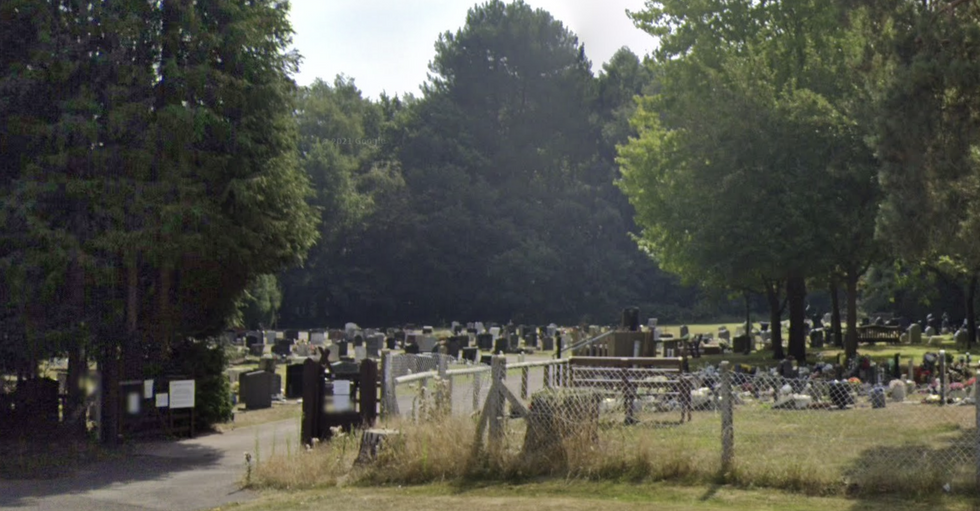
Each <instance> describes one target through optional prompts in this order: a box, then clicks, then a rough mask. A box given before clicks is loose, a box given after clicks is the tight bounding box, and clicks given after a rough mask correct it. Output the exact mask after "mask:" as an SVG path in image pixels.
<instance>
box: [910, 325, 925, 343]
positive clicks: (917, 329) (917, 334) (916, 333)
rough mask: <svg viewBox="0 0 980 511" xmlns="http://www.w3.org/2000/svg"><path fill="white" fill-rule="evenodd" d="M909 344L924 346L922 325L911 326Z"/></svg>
mask: <svg viewBox="0 0 980 511" xmlns="http://www.w3.org/2000/svg"><path fill="white" fill-rule="evenodd" d="M908 334H909V344H922V325H920V324H918V323H912V324H911V325H909V330H908Z"/></svg>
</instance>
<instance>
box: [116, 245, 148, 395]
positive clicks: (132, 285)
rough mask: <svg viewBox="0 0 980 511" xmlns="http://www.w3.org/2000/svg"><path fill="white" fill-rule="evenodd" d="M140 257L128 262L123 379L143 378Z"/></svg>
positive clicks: (130, 258) (129, 259)
mask: <svg viewBox="0 0 980 511" xmlns="http://www.w3.org/2000/svg"><path fill="white" fill-rule="evenodd" d="M139 266H140V263H139V257H138V256H137V255H135V254H134V255H131V256H129V258H128V259H127V261H126V280H125V282H126V335H125V337H124V338H123V340H122V354H121V355H122V356H121V360H122V361H123V373H124V374H120V377H121V378H134V379H139V378H142V372H143V357H142V354H141V349H140V339H139V310H140V301H139V297H140V278H139V276H140V272H139Z"/></svg>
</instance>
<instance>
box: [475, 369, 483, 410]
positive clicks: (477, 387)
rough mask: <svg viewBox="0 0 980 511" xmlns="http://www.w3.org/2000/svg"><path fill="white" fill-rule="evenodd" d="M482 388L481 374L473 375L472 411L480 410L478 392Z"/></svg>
mask: <svg viewBox="0 0 980 511" xmlns="http://www.w3.org/2000/svg"><path fill="white" fill-rule="evenodd" d="M482 386H483V373H473V411H474V412H475V411H477V410H479V409H480V390H481V387H482Z"/></svg>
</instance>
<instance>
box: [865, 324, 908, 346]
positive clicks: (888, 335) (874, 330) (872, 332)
mask: <svg viewBox="0 0 980 511" xmlns="http://www.w3.org/2000/svg"><path fill="white" fill-rule="evenodd" d="M901 336H902V331H901V328H899V327H897V326H884V325H866V326H859V327H857V341H858V343H862V342H863V343H868V344H875V343H878V342H887V343H888V344H898V343H899V342H901Z"/></svg>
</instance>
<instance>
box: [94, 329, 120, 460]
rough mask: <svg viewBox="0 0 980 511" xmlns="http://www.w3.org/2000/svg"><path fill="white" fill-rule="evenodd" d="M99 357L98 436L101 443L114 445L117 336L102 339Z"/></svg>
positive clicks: (116, 411) (117, 430)
mask: <svg viewBox="0 0 980 511" xmlns="http://www.w3.org/2000/svg"><path fill="white" fill-rule="evenodd" d="M103 343H104V344H103V346H102V350H100V351H101V352H100V356H99V361H98V363H99V372H100V373H102V378H101V381H100V386H101V388H100V389H99V391H100V392H101V393H102V397H101V399H102V413H101V417H100V419H99V435H100V437H101V440H102V443H104V444H106V445H116V444H117V443H119V413H118V412H119V350H118V343H119V338H118V336H112V338H110V339H103Z"/></svg>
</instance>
